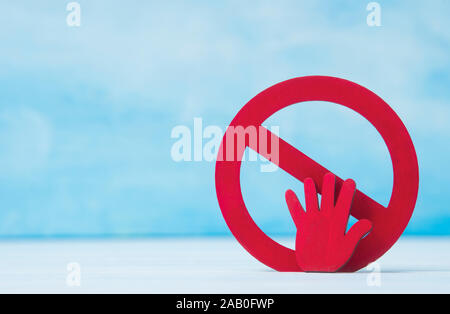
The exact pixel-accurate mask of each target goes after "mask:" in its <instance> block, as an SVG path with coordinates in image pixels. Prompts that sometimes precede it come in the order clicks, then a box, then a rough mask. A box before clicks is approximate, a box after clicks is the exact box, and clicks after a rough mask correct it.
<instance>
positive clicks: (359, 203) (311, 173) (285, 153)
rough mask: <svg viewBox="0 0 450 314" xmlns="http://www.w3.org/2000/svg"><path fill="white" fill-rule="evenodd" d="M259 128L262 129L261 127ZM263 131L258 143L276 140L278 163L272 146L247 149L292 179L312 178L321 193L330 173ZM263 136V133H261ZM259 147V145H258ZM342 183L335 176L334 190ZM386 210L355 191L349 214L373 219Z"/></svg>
mask: <svg viewBox="0 0 450 314" xmlns="http://www.w3.org/2000/svg"><path fill="white" fill-rule="evenodd" d="M260 128H263V127H262V126H261V127H260ZM263 129H265V131H266V132H267V137H265V138H259V139H258V141H257V142H258V143H261V141H267V142H272V143H273V141H274V140H275V141H277V140H278V143H279V155H278V156H279V158H278V162H277V161H276V159H277V158H273V154H276V152H273V150H274V147H273V146H272V147H271V149H269V150H268V151H269V152H267V150H266V151H264V150H263V151H260V149H259V147H252V145H251V143H248V144H249V148H251V149H253V150H255V151H256V152H258V153H259V154H261V155H262V156H264V158H266V159H268V160H271V159H272V160H271V161H272V162H273V163H275V164H277V165H278V166H279V167H280V168H281V169H283V170H284V171H286V172H287V173H289V174H290V175H292V176H293V177H294V178H296V179H297V180H300V181H302V182H303V181H304V180H305V179H306V178H312V179H313V180H314V182H316V184H317V191H318V193H322V181H323V177H324V175H325V174H326V173H328V172H331V171H329V170H328V169H326V168H325V167H323V166H321V165H320V164H319V163H317V162H316V161H314V160H312V159H311V158H309V157H308V156H306V155H305V154H303V153H302V152H301V151H299V150H298V149H296V148H295V147H294V146H292V145H291V144H289V143H287V142H286V141H284V140H283V139H281V138H280V137H278V136H277V135H276V134H274V133H272V132H270V131H269V130H267V129H266V128H263ZM262 133H263V134H264V132H262ZM260 135H261V132H259V134H258V136H260ZM258 146H260V145H258ZM343 182H344V181H343V180H342V179H341V178H339V177H338V176H336V189H337V190H338V191H339V190H340V188H341V185H342V183H343ZM337 196H338V193H336V197H337ZM385 209H386V208H385V207H384V206H383V205H381V204H379V203H378V202H376V201H375V200H373V199H372V198H370V197H369V196H367V195H365V194H364V193H363V192H361V191H359V190H356V193H355V197H354V199H353V204H352V210H351V214H352V216H353V217H355V218H356V219H358V220H359V219H363V218H365V219H371V218H372V219H373V218H374V217H376V216H378V215H380V214H381V211H383V210H385Z"/></svg>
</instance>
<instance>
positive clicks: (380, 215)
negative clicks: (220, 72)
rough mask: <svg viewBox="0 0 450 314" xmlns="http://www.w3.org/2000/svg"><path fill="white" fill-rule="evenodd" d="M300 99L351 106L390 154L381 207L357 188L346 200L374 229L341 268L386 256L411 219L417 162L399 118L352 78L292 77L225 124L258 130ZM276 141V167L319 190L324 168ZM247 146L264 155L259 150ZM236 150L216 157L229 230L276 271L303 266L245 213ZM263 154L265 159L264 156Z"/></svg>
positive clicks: (221, 203)
mask: <svg viewBox="0 0 450 314" xmlns="http://www.w3.org/2000/svg"><path fill="white" fill-rule="evenodd" d="M306 101H324V102H332V103H336V104H339V105H342V106H345V107H347V108H350V109H352V110H354V111H356V112H357V113H359V114H360V115H362V116H363V117H364V118H366V119H367V120H368V121H369V122H370V123H371V124H372V125H373V126H374V127H375V128H376V129H377V131H378V132H379V133H380V135H381V136H382V138H383V140H384V142H385V143H386V145H387V148H388V150H389V153H390V156H391V160H392V165H393V172H394V181H393V182H394V185H393V189H392V195H391V198H390V201H389V205H388V206H387V208H386V207H384V206H382V205H380V204H379V203H377V202H376V201H374V200H373V199H371V198H370V197H369V196H367V195H365V194H364V193H362V192H361V191H359V190H357V191H356V193H355V197H354V200H353V203H352V207H351V215H352V216H353V217H355V218H356V219H358V220H359V219H368V220H370V221H371V222H372V225H373V230H372V231H371V232H370V233H369V235H368V236H366V237H365V238H364V239H362V240H361V242H360V243H359V245H358V246H357V248H356V250H355V252H354V254H353V256H352V257H351V259H350V260H349V262H348V263H347V264H346V265H345V266H344V267H343V268H342V269H341V270H340V271H341V272H352V271H357V270H359V269H361V268H364V267H365V266H367V265H368V264H370V263H372V262H374V261H375V260H377V259H378V258H380V257H381V256H382V255H383V254H385V253H386V252H387V251H388V250H389V249H390V248H391V247H392V246H393V245H394V244H395V242H396V241H397V240H398V239H399V237H400V236H401V235H402V233H403V231H404V230H405V228H406V226H407V225H408V222H409V220H410V219H411V216H412V214H413V211H414V206H415V203H416V199H417V194H418V189H419V167H418V162H417V156H416V152H415V149H414V145H413V143H412V140H411V137H410V136H409V133H408V131H407V130H406V127H405V126H404V124H403V123H402V121H401V120H400V118H399V117H398V116H397V114H396V113H395V112H394V111H393V110H392V108H391V107H390V106H389V105H388V104H387V103H386V102H384V101H383V100H382V99H381V98H380V97H378V96H377V95H376V94H374V93H373V92H371V91H370V90H368V89H366V88H364V87H362V86H360V85H358V84H356V83H353V82H350V81H347V80H344V79H340V78H334V77H326V76H309V77H300V78H295V79H291V80H288V81H285V82H282V83H279V84H277V85H274V86H272V87H270V88H268V89H266V90H265V91H263V92H261V93H260V94H258V95H257V96H255V97H254V98H253V99H252V100H250V101H249V102H248V103H247V104H246V105H245V106H244V107H243V108H242V109H241V110H240V111H239V113H238V114H237V115H236V117H235V118H234V119H233V121H232V122H231V124H230V126H234V127H237V126H242V127H244V128H246V127H248V126H256V127H261V124H262V123H264V121H265V120H266V119H268V118H269V117H270V116H271V115H273V114H274V113H276V112H277V111H279V110H281V109H283V108H285V107H287V106H290V105H293V104H297V103H301V102H306ZM229 131H230V128H228V129H227V132H226V133H225V136H224V138H223V140H222V144H221V147H220V150H219V156H224V155H225V153H226V152H225V150H226V144H225V141H226V137H227V133H228V132H229ZM266 132H267V134H268V135H269V136H273V137H275V136H276V135H275V134H273V133H271V132H270V131H269V130H266ZM278 140H279V161H278V163H277V165H278V166H279V167H280V168H281V169H283V170H284V171H286V172H287V173H289V174H290V175H292V176H293V177H295V178H296V179H298V180H300V181H302V182H303V181H304V180H305V179H306V178H308V177H310V178H312V179H313V180H314V181H315V182H316V184H317V190H318V193H321V187H322V180H323V177H324V175H325V174H326V173H328V172H330V171H329V170H327V169H326V168H324V167H323V166H321V165H319V164H318V163H316V162H315V161H313V160H312V159H310V158H309V157H308V156H306V155H305V154H303V153H302V152H300V151H299V150H297V149H296V148H295V147H293V146H291V145H290V144H288V143H287V142H285V141H284V140H283V139H281V138H279V139H278ZM250 142H251V141H250ZM246 145H247V146H249V145H252V144H248V143H246ZM249 147H250V148H252V149H254V150H256V151H257V152H258V153H262V152H259V151H258V147H251V146H249ZM238 155H240V156H237V158H236V159H234V160H232V161H228V160H220V159H219V158H218V161H217V162H216V176H215V181H216V192H217V198H218V201H219V206H220V208H221V210H222V214H223V216H224V218H225V221H226V223H227V225H228V227H229V228H230V230H231V232H232V233H233V235H234V236H235V238H236V239H237V240H238V241H239V243H240V244H241V245H242V246H243V247H244V248H245V249H246V250H247V251H248V252H249V253H250V254H251V255H253V256H254V257H255V258H256V259H257V260H259V261H260V262H262V263H264V264H265V265H267V266H269V267H271V268H273V269H275V270H278V271H302V269H300V267H299V266H298V265H297V262H296V258H295V251H293V250H291V249H289V248H287V247H285V246H282V245H281V244H279V243H277V242H275V241H274V240H272V239H271V238H270V237H268V236H267V235H266V234H265V233H264V232H263V231H262V230H261V229H260V228H259V227H258V226H257V225H256V223H255V222H254V221H253V219H252V217H251V216H250V214H249V212H248V210H247V208H246V206H245V203H244V200H243V197H242V192H241V184H240V171H241V159H242V155H243V151H241V152H238ZM262 155H263V156H264V154H263V153H262ZM264 157H266V158H270V156H268V155H267V156H264ZM342 183H343V180H342V179H340V178H338V177H336V186H337V188H338V189H339V188H340V186H341V185H342Z"/></svg>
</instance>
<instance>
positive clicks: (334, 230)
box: [286, 173, 372, 272]
mask: <svg viewBox="0 0 450 314" xmlns="http://www.w3.org/2000/svg"><path fill="white" fill-rule="evenodd" d="M304 184H305V201H306V212H305V211H304V210H303V207H302V205H301V204H300V202H299V200H298V198H297V196H296V195H295V193H294V192H293V191H291V190H288V191H286V202H287V205H288V207H289V211H290V213H291V216H292V218H293V219H294V223H295V225H296V227H297V238H296V243H295V253H296V259H297V264H298V266H299V267H300V268H301V269H302V270H303V271H306V272H337V271H338V270H339V269H341V268H342V267H343V266H345V264H346V263H347V262H348V261H349V259H350V257H352V255H353V252H354V251H355V249H356V246H357V245H358V243H359V241H360V240H361V239H362V238H363V237H364V236H365V235H367V234H368V233H369V232H370V231H371V229H372V223H371V222H370V221H369V220H367V219H362V220H360V221H358V222H357V223H356V224H354V225H353V226H352V228H350V230H349V231H348V232H347V233H346V230H347V224H348V219H349V216H350V208H351V205H352V201H353V196H354V194H355V190H356V184H355V182H354V181H353V180H350V179H349V180H347V181H345V182H344V184H343V185H342V188H341V191H340V193H339V197H338V198H337V201H336V203H335V196H334V193H335V176H334V175H333V174H332V173H327V174H326V175H325V177H324V181H323V191H322V192H323V193H322V201H321V206H320V210H319V203H318V200H317V192H316V186H315V183H314V181H313V180H312V179H311V178H308V179H306V180H305V181H304Z"/></svg>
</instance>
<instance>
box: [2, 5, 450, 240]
mask: <svg viewBox="0 0 450 314" xmlns="http://www.w3.org/2000/svg"><path fill="white" fill-rule="evenodd" d="M79 3H80V4H81V24H82V25H81V27H79V28H77V27H68V26H67V24H66V16H67V14H68V12H66V7H65V6H66V3H65V2H61V1H9V2H7V1H2V2H1V3H0V12H1V15H2V18H1V19H0V26H1V27H0V45H1V46H0V47H1V48H0V236H3V237H14V236H109V235H217V234H228V233H229V232H228V229H227V227H226V225H225V223H224V221H223V219H222V217H221V214H220V209H219V207H218V205H217V201H216V197H215V189H214V164H213V163H208V162H197V163H194V162H184V163H176V162H174V161H173V160H172V159H171V155H170V150H171V146H172V145H173V143H174V142H175V140H174V139H171V138H170V134H171V131H172V128H173V127H175V126H176V125H187V126H189V127H191V128H192V124H193V118H194V117H201V118H202V119H203V123H204V124H205V125H218V126H221V127H223V128H224V127H225V126H226V125H227V124H228V123H229V122H230V121H231V119H232V118H233V116H234V115H235V114H236V113H237V111H238V110H239V109H240V108H241V107H242V106H243V105H244V104H245V103H246V102H247V101H248V100H249V99H251V98H252V97H253V96H254V95H256V94H257V93H259V92H260V91H261V90H263V89H265V88H267V87H269V86H271V85H273V84H275V83H277V82H280V81H283V80H286V79H289V78H293V77H297V76H304V75H331V76H338V77H343V78H346V79H349V80H352V81H355V82H357V83H359V84H361V85H364V86H366V87H367V88H369V89H371V90H372V91H374V92H375V93H377V94H378V95H380V96H381V97H382V98H383V99H385V100H386V101H387V102H388V103H389V104H390V105H391V106H392V107H393V108H394V109H395V110H396V111H397V113H398V114H399V116H400V117H401V118H402V120H403V121H404V122H405V124H406V126H407V127H408V129H409V131H410V133H411V136H412V138H413V140H414V143H415V145H416V150H417V154H418V157H419V162H420V172H421V186H420V195H419V199H418V203H417V208H416V212H415V214H414V217H413V219H412V221H411V224H410V226H409V227H408V230H407V234H420V235H423V234H430V235H431V234H447V235H448V234H450V210H449V207H448V204H449V203H450V193H449V192H450V191H449V183H450V180H449V173H450V166H449V162H448V161H449V153H450V145H448V143H449V140H450V125H449V119H450V54H449V52H450V19H449V18H448V13H449V12H450V2H449V1H445V0H442V1H396V2H395V3H392V1H380V4H381V7H382V26H381V27H368V26H367V24H366V16H367V14H368V12H367V11H366V5H367V3H365V2H364V1H347V0H346V1H297V0H295V1H206V0H204V1H169V2H167V1H166V2H163V1H99V0H97V1H79ZM268 124H270V125H279V126H280V135H281V136H282V137H283V138H285V139H287V140H288V141H289V142H291V143H292V144H295V145H296V146H297V147H298V148H300V149H301V150H302V151H304V152H305V153H307V154H308V155H310V156H311V157H313V158H314V159H316V160H317V161H319V162H321V163H322V164H323V165H325V166H327V167H328V168H329V169H332V170H334V171H335V172H336V173H337V174H338V175H340V176H342V177H344V178H347V177H351V178H354V179H355V180H356V181H357V184H358V186H359V187H360V188H361V189H362V190H363V191H364V192H366V193H367V194H369V195H371V196H372V197H373V198H375V199H376V200H378V201H380V202H382V203H383V204H385V205H386V204H387V203H388V200H389V196H390V191H391V189H392V166H391V163H390V160H389V155H388V152H387V149H386V148H385V145H384V143H383V142H382V140H381V138H380V137H379V135H378V134H377V132H376V131H375V130H374V129H373V128H372V127H371V126H370V124H369V123H368V122H366V121H365V120H363V119H362V118H361V117H359V116H358V115H356V114H355V113H353V112H350V111H349V110H346V109H342V108H337V106H335V105H332V104H320V105H318V104H307V105H301V106H294V107H291V108H288V109H286V110H285V111H283V112H280V113H278V114H277V115H275V116H273V117H272V118H271V119H270V121H268ZM258 169H259V168H258V164H255V163H246V164H245V165H244V166H243V173H242V185H243V193H244V198H245V200H246V202H247V205H248V207H249V210H250V211H251V213H252V215H253V217H254V219H255V220H256V222H257V223H258V224H259V225H260V226H261V228H262V229H263V230H264V231H266V232H268V233H269V234H293V233H294V226H293V223H292V222H291V218H290V216H289V213H288V211H287V208H286V205H285V203H284V199H283V194H284V191H285V189H287V188H293V189H294V190H296V191H297V192H298V194H299V195H302V193H301V190H302V185H301V184H300V183H298V182H295V180H293V179H292V178H290V177H289V176H288V175H287V174H285V173H284V172H282V171H277V172H274V173H269V174H264V173H260V172H259V170H258Z"/></svg>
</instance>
